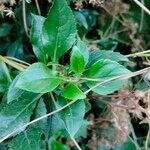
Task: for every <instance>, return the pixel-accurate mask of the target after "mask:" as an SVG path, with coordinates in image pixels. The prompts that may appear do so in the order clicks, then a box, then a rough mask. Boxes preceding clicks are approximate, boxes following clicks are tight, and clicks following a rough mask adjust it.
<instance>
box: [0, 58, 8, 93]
mask: <svg viewBox="0 0 150 150" xmlns="http://www.w3.org/2000/svg"><path fill="white" fill-rule="evenodd" d="M8 85H9V81H8V78H7V75H6V72H5V69H4V64H3V62H1V61H0V93H5V91H6V90H7V88H8Z"/></svg>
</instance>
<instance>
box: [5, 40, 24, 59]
mask: <svg viewBox="0 0 150 150" xmlns="http://www.w3.org/2000/svg"><path fill="white" fill-rule="evenodd" d="M7 56H11V57H15V58H19V59H21V58H23V45H22V39H18V40H16V41H15V42H14V43H12V44H11V45H10V46H9V48H8V51H7Z"/></svg>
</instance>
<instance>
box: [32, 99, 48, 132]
mask: <svg viewBox="0 0 150 150" xmlns="http://www.w3.org/2000/svg"><path fill="white" fill-rule="evenodd" d="M46 114H47V110H46V105H45V103H44V99H43V98H41V99H40V101H39V103H38V105H37V107H36V109H35V116H34V119H36V118H39V117H41V116H43V115H46ZM46 125H47V118H45V119H42V120H40V121H38V122H36V123H34V124H33V125H32V126H34V127H36V128H37V127H38V128H39V129H41V131H43V133H44V132H46V131H45V130H46Z"/></svg>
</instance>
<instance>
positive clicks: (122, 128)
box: [111, 109, 141, 150]
mask: <svg viewBox="0 0 150 150" xmlns="http://www.w3.org/2000/svg"><path fill="white" fill-rule="evenodd" d="M111 111H112V113H113V115H114V117H115V118H116V120H118V124H119V126H120V128H121V131H122V132H123V133H125V134H126V135H127V137H128V138H129V139H130V141H131V142H132V143H133V144H134V145H135V146H136V148H137V149H138V150H141V148H140V147H139V145H138V143H136V142H135V141H134V140H133V139H132V138H131V137H130V136H129V135H128V134H127V133H126V132H124V131H125V130H124V127H123V126H122V125H121V124H120V123H119V118H118V116H117V115H116V113H115V112H114V111H113V110H112V109H111Z"/></svg>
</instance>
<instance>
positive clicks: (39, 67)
mask: <svg viewBox="0 0 150 150" xmlns="http://www.w3.org/2000/svg"><path fill="white" fill-rule="evenodd" d="M60 82H61V80H60V78H59V77H58V72H57V71H54V70H50V69H49V68H47V66H46V65H44V64H42V63H35V64H33V65H31V66H30V67H28V68H27V70H26V71H25V72H24V73H22V74H21V76H20V78H19V80H18V82H17V83H16V87H18V88H20V89H23V90H26V91H31V92H34V93H47V92H50V91H53V90H54V89H55V88H56V87H57V86H58V85H59V84H60Z"/></svg>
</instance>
